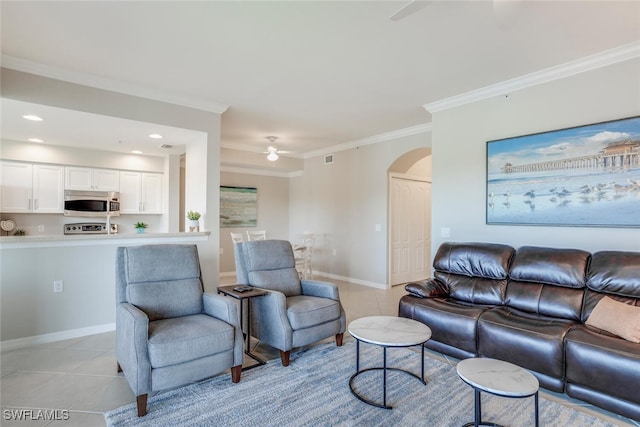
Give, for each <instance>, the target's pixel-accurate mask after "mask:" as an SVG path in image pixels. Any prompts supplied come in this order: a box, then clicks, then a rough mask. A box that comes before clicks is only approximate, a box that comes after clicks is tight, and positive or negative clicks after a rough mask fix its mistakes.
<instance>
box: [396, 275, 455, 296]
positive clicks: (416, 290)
mask: <svg viewBox="0 0 640 427" xmlns="http://www.w3.org/2000/svg"><path fill="white" fill-rule="evenodd" d="M404 289H405V290H406V291H407V292H409V293H410V294H411V295H414V296H417V297H420V298H436V297H446V296H447V295H449V291H447V289H446V287H445V286H444V285H443V284H442V283H441V282H440V281H438V280H436V279H434V278H429V279H424V280H419V281H417V282H409V283H407V284H406V285H405V287H404Z"/></svg>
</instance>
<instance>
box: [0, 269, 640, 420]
mask: <svg viewBox="0 0 640 427" xmlns="http://www.w3.org/2000/svg"><path fill="white" fill-rule="evenodd" d="M334 282H335V283H337V284H338V285H339V287H340V298H341V301H342V303H343V306H344V308H345V311H346V313H347V324H348V323H349V322H350V321H352V320H354V319H357V318H360V317H363V316H372V315H393V316H395V315H397V313H398V300H399V299H400V297H401V296H402V295H404V294H405V291H404V289H403V287H402V286H396V287H394V288H392V289H390V290H380V289H373V288H370V287H366V286H360V285H354V284H350V283H346V282H340V281H335V280H334ZM233 283H234V282H233V277H231V278H229V277H224V278H222V280H221V285H224V284H233ZM114 348H115V333H114V332H108V333H103V334H97V335H91V336H87V337H82V338H75V339H71V340H66V341H59V342H54V343H48V344H41V345H34V346H31V347H28V348H23V349H17V350H13V351H8V352H5V353H2V354H1V356H0V357H1V359H0V366H1V377H0V383H1V386H0V402H1V406H2V418H1V419H0V425H2V426H6V427H9V426H19V427H30V426H45V425H46V426H50V427H55V426H65V427H70V426H82V427H91V426H100V427H102V426H104V425H105V421H104V417H103V413H104V412H106V411H108V410H110V409H114V408H117V407H119V406H122V405H125V404H127V403H131V402H133V401H134V400H135V396H134V395H133V393H132V392H131V389H130V388H129V385H128V384H127V382H126V380H125V379H124V376H123V375H122V374H118V373H116V361H115V351H114ZM252 351H253V352H254V353H256V354H257V355H259V356H261V357H262V358H264V359H273V358H277V357H279V356H278V352H277V350H274V349H270V348H268V347H267V346H265V345H260V344H259V343H253V345H252ZM431 356H434V357H442V355H439V354H431ZM247 363H248V364H250V363H252V361H251V359H248V360H247ZM292 363H295V361H294V360H292ZM544 395H545V397H550V398H553V399H556V400H559V401H560V402H562V403H564V404H568V405H576V406H577V407H579V408H580V409H581V410H584V411H587V412H590V413H592V414H595V415H597V416H600V417H602V418H604V419H606V420H608V421H611V422H614V423H616V424H619V425H630V426H640V423H635V422H631V421H629V420H627V419H622V418H621V417H619V416H617V415H615V414H611V413H609V412H606V411H603V410H600V409H598V408H593V407H591V406H590V405H585V404H583V403H582V402H579V401H576V400H573V399H569V398H567V397H566V396H564V395H561V394H550V393H547V392H544ZM42 409H49V410H51V409H58V410H59V412H58V414H57V415H58V418H68V419H65V420H57V421H47V420H43V419H41V420H19V421H18V420H12V419H10V418H11V415H12V414H14V413H15V412H11V411H13V410H33V412H32V415H33V417H35V416H36V415H38V412H37V411H38V410H42ZM8 411H9V412H8ZM61 411H68V412H61ZM21 413H22V414H24V411H22V412H21ZM65 414H68V417H66V416H65Z"/></svg>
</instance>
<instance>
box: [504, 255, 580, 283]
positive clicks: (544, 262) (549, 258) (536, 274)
mask: <svg viewBox="0 0 640 427" xmlns="http://www.w3.org/2000/svg"><path fill="white" fill-rule="evenodd" d="M590 256H591V254H590V253H589V252H586V251H582V250H579V249H557V248H543V247H535V246H523V247H521V248H519V249H518V250H517V251H516V254H515V258H514V259H513V263H512V264H511V270H510V271H509V277H510V278H511V280H517V281H521V282H534V283H544V284H549V285H555V286H565V287H568V288H583V287H584V286H585V282H586V279H585V276H586V272H587V265H588V264H589V259H590Z"/></svg>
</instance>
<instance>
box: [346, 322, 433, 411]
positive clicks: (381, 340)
mask: <svg viewBox="0 0 640 427" xmlns="http://www.w3.org/2000/svg"><path fill="white" fill-rule="evenodd" d="M349 333H350V334H351V335H352V336H353V337H354V338H355V339H356V373H355V374H353V375H352V376H351V379H349V388H350V389H351V393H352V394H353V395H354V396H356V397H357V398H358V399H360V400H361V401H363V402H364V403H367V404H369V405H372V406H376V407H378V408H384V409H392V407H391V406H389V405H387V371H399V372H404V373H406V374H409V375H411V376H412V377H414V378H417V379H418V380H420V381H421V382H422V384H425V385H426V384H427V383H426V382H425V380H424V343H425V342H426V341H428V340H429V338H431V329H429V327H428V326H427V325H425V324H423V323H420V322H418V321H416V320H411V319H406V318H404V317H393V316H370V317H362V318H360V319H357V320H354V321H353V322H351V323H349ZM360 341H362V342H366V343H368V344H373V345H377V346H380V347H382V348H383V365H382V367H374V368H367V369H362V370H360ZM415 345H419V346H420V347H421V348H422V354H421V372H420V376H418V375H416V374H414V373H413V372H409V371H406V370H404V369H400V368H388V367H387V348H388V347H413V346H415ZM376 370H382V371H384V373H383V384H382V388H383V395H382V403H378V402H375V401H373V400H370V399H367V398H365V397H364V396H362V395H361V394H360V393H358V392H357V391H356V390H355V389H354V386H353V381H354V380H355V378H356V377H357V376H358V375H360V374H361V373H363V372H367V371H376Z"/></svg>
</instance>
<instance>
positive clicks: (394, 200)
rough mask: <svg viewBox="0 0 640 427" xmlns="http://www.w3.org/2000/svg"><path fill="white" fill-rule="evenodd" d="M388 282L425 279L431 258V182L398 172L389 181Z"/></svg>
mask: <svg viewBox="0 0 640 427" xmlns="http://www.w3.org/2000/svg"><path fill="white" fill-rule="evenodd" d="M389 202H390V207H389V209H390V223H391V226H390V227H389V229H390V232H391V235H390V238H389V241H390V251H389V252H390V255H391V259H390V277H389V282H390V283H391V285H398V284H401V283H405V282H409V281H412V280H419V279H424V278H427V277H428V276H429V274H430V268H429V264H430V260H431V183H430V182H428V181H425V180H421V179H418V178H411V177H403V176H399V175H392V176H391V184H390V197H389Z"/></svg>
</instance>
